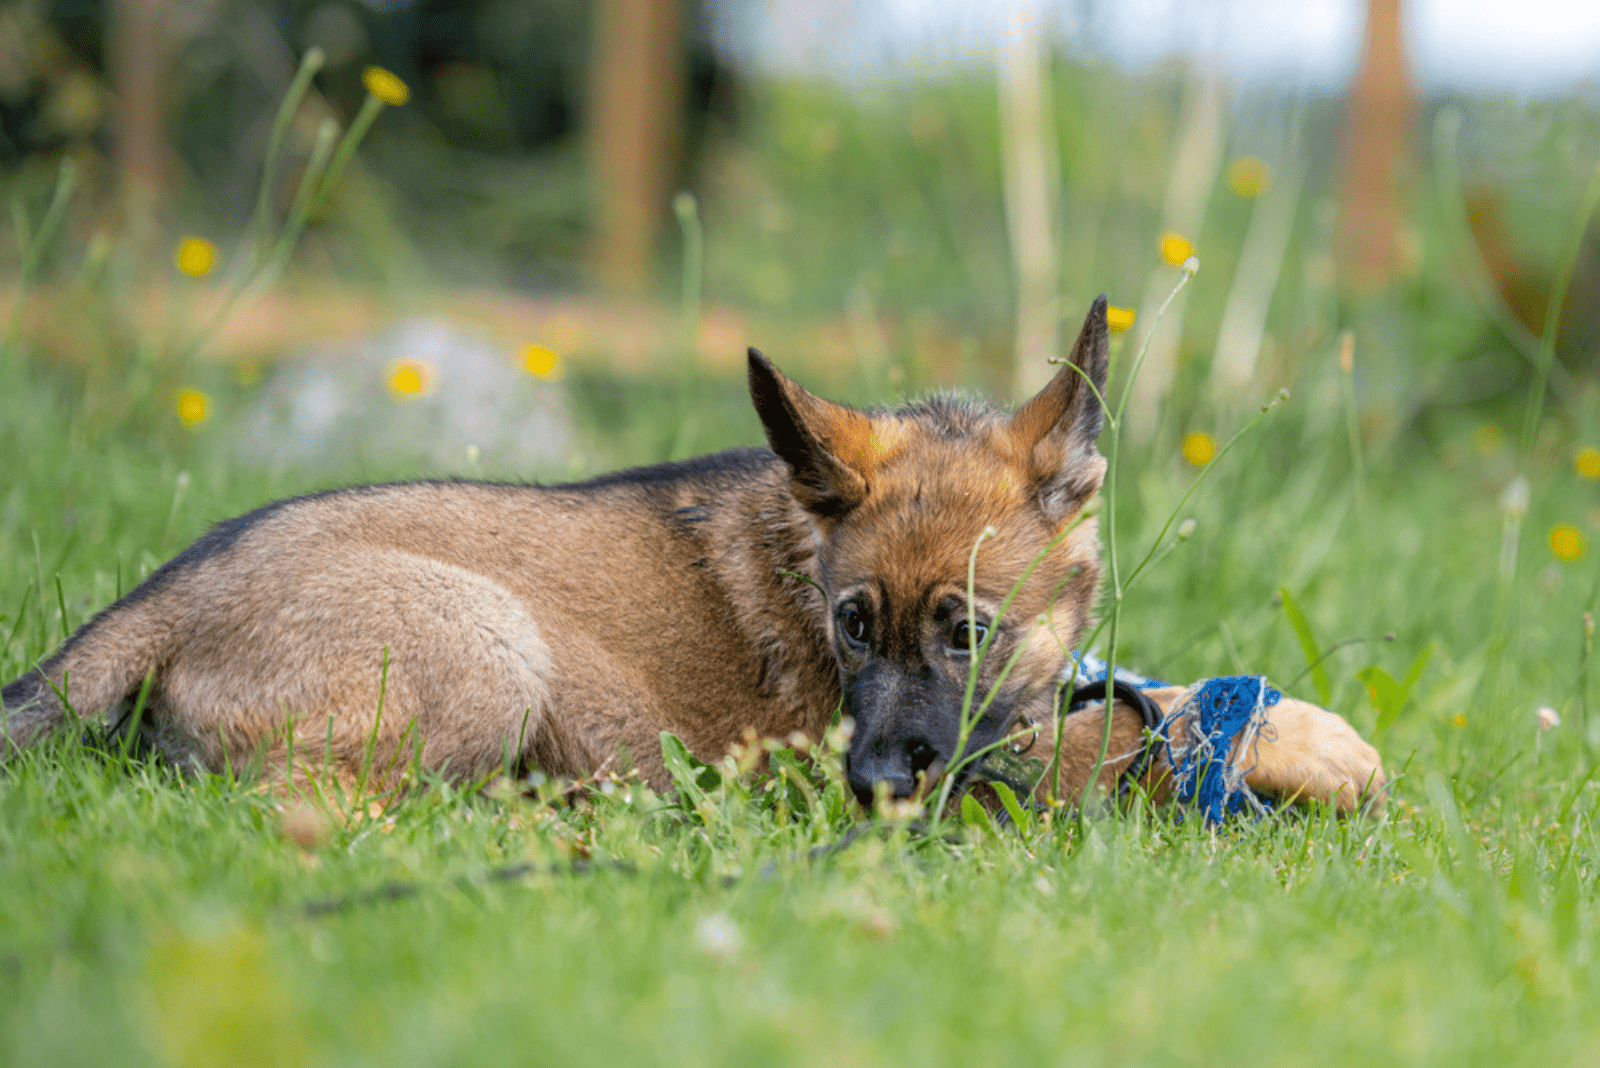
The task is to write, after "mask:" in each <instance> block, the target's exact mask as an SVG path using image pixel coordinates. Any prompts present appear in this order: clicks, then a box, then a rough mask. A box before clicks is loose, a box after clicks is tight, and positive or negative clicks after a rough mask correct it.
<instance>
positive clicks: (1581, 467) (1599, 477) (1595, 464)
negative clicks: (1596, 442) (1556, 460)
mask: <svg viewBox="0 0 1600 1068" xmlns="http://www.w3.org/2000/svg"><path fill="white" fill-rule="evenodd" d="M1572 465H1573V466H1574V467H1576V468H1577V469H1578V474H1580V475H1582V476H1583V477H1584V478H1586V479H1588V480H1589V481H1590V482H1600V449H1597V448H1595V447H1594V446H1593V445H1585V446H1584V447H1583V448H1581V449H1579V450H1578V455H1577V456H1575V457H1573V461H1572Z"/></svg>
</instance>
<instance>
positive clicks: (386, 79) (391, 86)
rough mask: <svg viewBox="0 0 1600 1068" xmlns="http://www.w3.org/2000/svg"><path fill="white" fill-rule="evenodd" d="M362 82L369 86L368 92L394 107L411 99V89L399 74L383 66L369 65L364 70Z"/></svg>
mask: <svg viewBox="0 0 1600 1068" xmlns="http://www.w3.org/2000/svg"><path fill="white" fill-rule="evenodd" d="M361 82H362V84H364V85H365V86H366V87H367V92H369V93H371V94H372V95H373V96H375V97H377V98H378V99H379V100H380V101H382V102H383V103H385V104H388V105H389V106H390V107H392V108H397V107H399V106H400V105H401V104H404V103H405V102H406V101H407V100H410V99H411V89H410V88H409V87H408V86H407V85H406V83H405V82H403V81H401V80H400V77H399V75H397V74H395V73H394V72H393V71H389V70H384V69H383V68H382V67H368V68H367V69H366V70H365V71H364V72H362V75H361Z"/></svg>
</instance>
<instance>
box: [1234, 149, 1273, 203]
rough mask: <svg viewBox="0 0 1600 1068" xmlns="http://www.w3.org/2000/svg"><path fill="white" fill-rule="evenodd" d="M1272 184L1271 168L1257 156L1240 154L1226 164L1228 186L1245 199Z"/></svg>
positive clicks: (1261, 191) (1256, 194)
mask: <svg viewBox="0 0 1600 1068" xmlns="http://www.w3.org/2000/svg"><path fill="white" fill-rule="evenodd" d="M1271 184H1272V170H1271V168H1269V167H1268V166H1267V165H1266V163H1265V162H1263V161H1262V160H1261V158H1260V157H1258V156H1240V157H1239V158H1238V159H1235V160H1233V161H1232V162H1231V163H1229V164H1228V188H1229V189H1231V190H1233V192H1234V195H1235V196H1241V197H1244V198H1245V199H1246V200H1248V199H1250V198H1251V197H1254V196H1259V195H1260V194H1262V193H1265V192H1266V191H1267V186H1269V185H1271Z"/></svg>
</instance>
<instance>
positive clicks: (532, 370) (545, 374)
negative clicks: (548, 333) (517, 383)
mask: <svg viewBox="0 0 1600 1068" xmlns="http://www.w3.org/2000/svg"><path fill="white" fill-rule="evenodd" d="M522 369H523V370H524V371H526V372H528V373H529V374H530V375H533V376H535V377H536V378H546V379H550V380H552V381H554V380H555V379H557V378H560V377H561V357H560V356H558V355H556V353H555V352H554V351H552V350H551V349H547V348H545V347H544V346H543V345H529V346H528V347H527V348H525V349H523V350H522Z"/></svg>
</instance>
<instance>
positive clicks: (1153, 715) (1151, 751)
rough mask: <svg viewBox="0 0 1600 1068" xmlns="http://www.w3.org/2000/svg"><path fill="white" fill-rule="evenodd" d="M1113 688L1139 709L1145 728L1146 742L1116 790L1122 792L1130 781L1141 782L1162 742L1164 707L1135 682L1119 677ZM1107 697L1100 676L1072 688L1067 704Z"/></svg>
mask: <svg viewBox="0 0 1600 1068" xmlns="http://www.w3.org/2000/svg"><path fill="white" fill-rule="evenodd" d="M1111 692H1112V694H1113V695H1114V696H1115V698H1116V699H1117V700H1118V701H1121V702H1122V703H1123V704H1126V705H1130V706H1132V707H1133V708H1134V709H1136V710H1138V713H1139V718H1140V719H1142V720H1143V721H1144V730H1143V731H1142V732H1141V737H1142V738H1143V740H1144V745H1143V746H1141V747H1140V749H1139V755H1138V756H1136V757H1134V758H1133V763H1132V764H1129V765H1128V767H1127V770H1125V771H1124V772H1123V773H1122V775H1121V777H1120V781H1119V784H1118V787H1117V792H1118V793H1122V792H1123V791H1125V790H1127V788H1128V785H1129V784H1130V783H1135V782H1138V781H1139V776H1141V775H1143V774H1144V773H1145V771H1146V770H1147V769H1148V768H1149V766H1150V761H1151V760H1152V759H1153V758H1154V756H1155V751H1156V746H1157V745H1159V744H1160V743H1161V729H1160V728H1161V720H1162V719H1163V718H1164V713H1163V712H1162V711H1161V706H1160V705H1158V704H1156V703H1155V702H1154V701H1152V700H1150V698H1149V697H1148V696H1146V694H1145V692H1144V691H1143V690H1141V689H1139V687H1137V686H1135V685H1133V684H1132V683H1128V682H1123V681H1122V680H1121V679H1116V680H1114V681H1113V682H1112V684H1111ZM1105 699H1106V680H1104V679H1101V680H1100V681H1099V682H1091V683H1089V684H1088V685H1087V686H1079V687H1078V688H1077V689H1076V690H1073V691H1072V698H1071V700H1070V701H1068V703H1067V707H1068V708H1069V709H1072V708H1076V707H1078V705H1080V704H1087V703H1089V702H1090V701H1104V700H1105Z"/></svg>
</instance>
